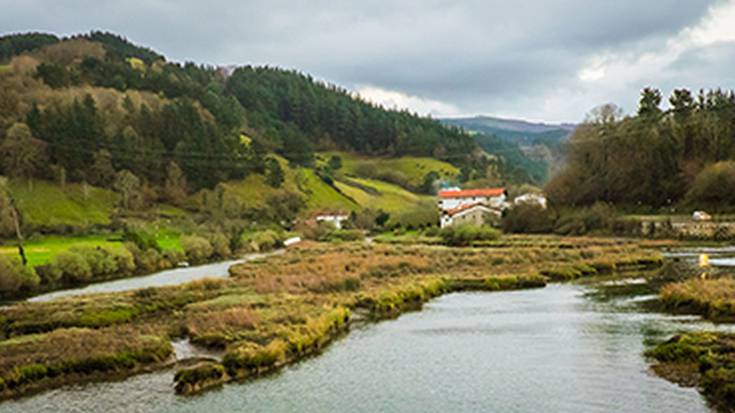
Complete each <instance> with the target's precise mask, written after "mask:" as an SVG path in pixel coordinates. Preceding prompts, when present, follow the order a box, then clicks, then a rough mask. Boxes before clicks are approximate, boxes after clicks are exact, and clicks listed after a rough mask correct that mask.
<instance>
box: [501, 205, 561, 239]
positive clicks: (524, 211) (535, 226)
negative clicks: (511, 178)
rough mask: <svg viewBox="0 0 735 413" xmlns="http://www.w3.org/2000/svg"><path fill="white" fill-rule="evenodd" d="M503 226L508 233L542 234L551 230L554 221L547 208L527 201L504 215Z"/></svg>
mask: <svg viewBox="0 0 735 413" xmlns="http://www.w3.org/2000/svg"><path fill="white" fill-rule="evenodd" d="M501 226H502V228H503V231H504V232H508V233H526V234H540V233H546V232H551V230H552V229H553V227H554V222H553V220H552V218H551V213H550V212H549V211H548V210H547V209H546V208H542V207H541V206H540V205H536V204H528V203H527V204H520V205H516V206H515V207H513V208H512V209H510V210H509V211H508V212H507V213H506V215H505V217H503V220H502V225H501Z"/></svg>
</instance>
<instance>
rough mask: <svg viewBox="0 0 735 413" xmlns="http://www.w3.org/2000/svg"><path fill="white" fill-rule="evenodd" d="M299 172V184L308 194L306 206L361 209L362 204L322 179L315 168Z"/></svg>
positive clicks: (313, 208) (312, 209) (310, 207)
mask: <svg viewBox="0 0 735 413" xmlns="http://www.w3.org/2000/svg"><path fill="white" fill-rule="evenodd" d="M299 172H300V176H299V184H300V186H301V189H302V191H303V192H304V193H305V195H307V198H306V199H307V201H306V207H307V209H308V210H310V211H314V210H319V209H330V210H334V209H337V210H346V211H356V210H359V209H360V205H358V204H356V203H355V202H353V201H352V200H350V199H349V198H347V197H346V196H344V195H342V194H341V193H339V191H337V190H336V189H334V188H333V187H331V186H329V185H328V184H327V183H325V182H324V181H322V180H321V178H319V177H318V176H317V175H316V173H315V172H314V170H312V169H302V170H300V171H299ZM362 206H365V205H362Z"/></svg>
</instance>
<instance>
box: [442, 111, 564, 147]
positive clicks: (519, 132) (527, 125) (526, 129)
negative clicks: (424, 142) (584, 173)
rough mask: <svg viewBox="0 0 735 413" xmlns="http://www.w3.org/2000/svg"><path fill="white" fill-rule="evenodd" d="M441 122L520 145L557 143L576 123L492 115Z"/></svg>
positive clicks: (446, 119)
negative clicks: (533, 120) (526, 119)
mask: <svg viewBox="0 0 735 413" xmlns="http://www.w3.org/2000/svg"><path fill="white" fill-rule="evenodd" d="M441 121H442V122H444V123H445V124H448V125H455V126H460V127H462V128H464V129H465V130H467V131H469V132H475V133H484V134H488V135H495V136H497V137H499V138H502V139H504V140H510V141H513V142H516V143H518V144H521V145H533V144H536V143H552V142H556V143H558V142H559V141H560V140H563V139H564V138H566V137H568V136H569V135H570V134H571V133H572V132H573V131H574V129H575V128H576V127H577V125H574V124H569V123H559V124H551V123H541V122H529V121H525V120H518V119H504V118H497V117H492V116H475V117H470V118H445V119H441Z"/></svg>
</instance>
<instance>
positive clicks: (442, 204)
mask: <svg viewBox="0 0 735 413" xmlns="http://www.w3.org/2000/svg"><path fill="white" fill-rule="evenodd" d="M505 198H506V197H505V194H503V195H499V196H493V197H487V196H471V197H462V198H442V199H440V200H439V208H440V209H441V210H444V211H448V210H450V209H455V208H458V207H460V206H462V205H469V204H476V203H478V202H482V203H485V204H487V205H489V206H491V207H493V208H502V207H503V204H504V203H505Z"/></svg>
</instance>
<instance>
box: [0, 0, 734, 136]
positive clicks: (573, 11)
mask: <svg viewBox="0 0 735 413" xmlns="http://www.w3.org/2000/svg"><path fill="white" fill-rule="evenodd" d="M92 29H102V30H109V31H114V32H117V33H119V34H121V35H124V36H126V37H128V38H129V39H131V40H133V41H134V42H137V43H140V44H143V45H146V46H149V47H151V48H153V49H154V50H156V51H158V52H160V53H162V54H164V55H166V56H167V57H168V58H169V59H173V60H177V61H184V60H191V61H195V62H198V63H208V64H217V65H229V64H238V65H240V64H257V65H265V64H267V65H276V66H281V67H288V68H295V69H298V70H301V71H304V72H308V73H310V74H312V75H313V76H315V77H317V78H321V79H325V80H327V81H330V82H333V83H337V84H339V85H341V86H344V87H347V88H349V89H352V90H355V91H357V92H359V93H360V94H362V95H363V96H365V97H366V98H368V99H371V100H374V101H377V102H380V103H383V104H385V105H387V106H389V107H393V106H399V107H408V108H410V109H412V110H414V111H418V112H420V113H424V114H425V113H431V114H432V115H434V116H459V115H475V114H488V115H498V116H507V117H516V118H523V119H529V120H544V121H567V122H577V121H580V120H581V119H583V118H584V115H585V113H586V112H587V111H589V109H591V108H592V107H594V106H596V105H599V104H602V103H607V102H614V103H617V104H618V105H620V106H622V107H623V108H624V109H625V110H626V111H628V112H629V111H631V110H634V109H635V104H636V101H637V95H638V91H639V90H640V89H641V88H642V87H644V86H649V85H650V86H655V87H659V88H661V89H662V90H663V91H664V93H665V94H667V95H668V93H669V92H670V91H671V90H672V89H673V88H676V87H689V88H691V89H699V88H712V87H723V88H733V87H735V0H729V1H725V0H655V1H654V0H577V1H572V0H513V1H510V0H476V1H475V0H469V1H451V2H450V1H436V0H409V1H399V0H396V1H377V0H360V1H346V0H342V1H337V0H335V1H326V0H309V1H295V0H293V1H282V0H228V1H223V0H207V1H202V0H195V1H190V0H120V1H112V0H63V1H60V0H0V32H2V33H10V32H18V31H29V30H37V31H38V30H40V31H48V32H54V33H57V34H72V33H78V32H86V31H89V30H92Z"/></svg>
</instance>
